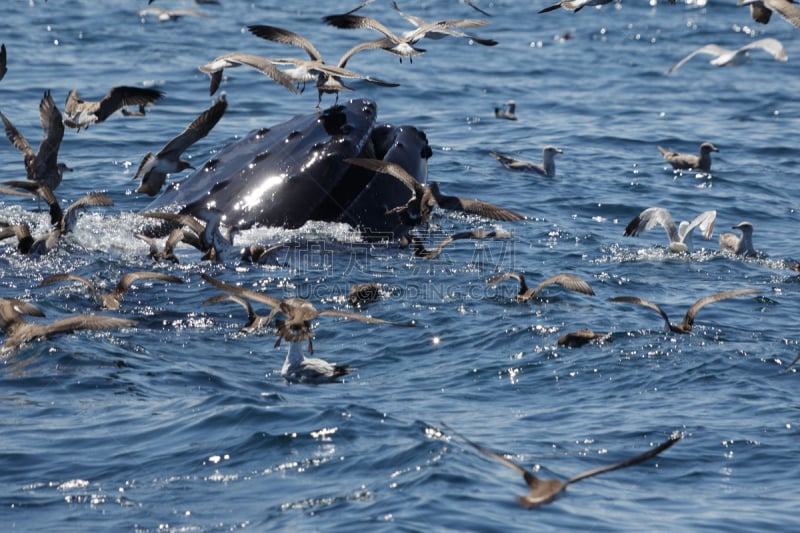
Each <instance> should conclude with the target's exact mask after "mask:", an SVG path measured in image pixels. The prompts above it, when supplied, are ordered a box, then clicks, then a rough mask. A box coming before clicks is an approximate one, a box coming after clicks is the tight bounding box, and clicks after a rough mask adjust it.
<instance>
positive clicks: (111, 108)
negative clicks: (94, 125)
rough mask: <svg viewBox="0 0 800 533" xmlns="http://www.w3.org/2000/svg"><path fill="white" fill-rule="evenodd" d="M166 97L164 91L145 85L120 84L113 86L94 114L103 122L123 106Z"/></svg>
mask: <svg viewBox="0 0 800 533" xmlns="http://www.w3.org/2000/svg"><path fill="white" fill-rule="evenodd" d="M163 97H164V93H163V92H162V91H159V90H158V89H148V88H144V87H129V86H126V85H120V86H118V87H113V88H112V89H111V90H110V91H109V92H108V94H106V95H105V96H104V97H103V99H102V100H100V105H99V106H98V107H97V110H96V111H95V112H94V114H95V115H96V116H97V122H103V121H104V120H105V119H107V118H108V117H109V116H110V115H112V114H113V113H115V112H117V111H119V110H120V109H122V108H123V107H127V106H130V105H148V104H152V103H153V102H155V101H156V100H160V99H161V98H163Z"/></svg>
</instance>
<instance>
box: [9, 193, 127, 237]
mask: <svg viewBox="0 0 800 533" xmlns="http://www.w3.org/2000/svg"><path fill="white" fill-rule="evenodd" d="M3 183H4V184H6V185H11V186H12V187H17V188H19V189H23V190H25V191H28V193H33V194H32V196H35V197H38V198H41V199H42V200H44V201H45V203H47V206H48V207H49V209H50V223H51V224H52V225H53V227H54V228H58V229H59V230H61V233H62V234H66V233H70V232H71V231H72V230H73V229H75V224H76V223H77V222H78V211H79V210H80V209H85V208H87V207H97V206H110V205H114V201H113V200H112V199H111V198H110V197H109V196H108V195H106V194H103V193H99V192H90V193H87V194H85V195H83V196H82V197H81V198H79V199H78V200H76V201H74V202H72V203H71V204H70V205H69V207H67V209H65V210H62V209H61V204H59V203H58V199H57V198H56V196H55V194H54V193H53V191H52V189H50V187H48V186H47V185H40V184H37V183H34V182H30V181H16V180H11V181H5V182H3ZM8 192H11V191H8Z"/></svg>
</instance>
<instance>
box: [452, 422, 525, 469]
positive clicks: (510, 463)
mask: <svg viewBox="0 0 800 533" xmlns="http://www.w3.org/2000/svg"><path fill="white" fill-rule="evenodd" d="M441 424H442V426H443V427H444V428H445V429H447V431H450V432H451V433H453V434H454V435H457V436H458V437H460V438H461V439H462V440H464V442H466V443H467V444H469V445H470V446H472V447H473V448H475V449H476V450H478V451H479V452H481V453H484V454H486V455H488V456H489V457H493V458H494V459H496V460H498V461H500V462H501V463H503V464H504V465H506V466H507V467H509V468H510V469H512V470H516V471H517V472H519V473H520V474H522V475H523V476H525V479H526V480H527V478H528V476H531V477H534V478H535V477H536V476H534V475H533V474H532V473H530V472H529V471H528V470H526V469H525V468H523V467H521V466H520V465H518V464H517V463H515V462H514V461H512V460H510V459H506V458H505V457H503V456H502V455H500V454H499V453H495V452H493V451H492V450H489V449H488V448H484V447H483V446H481V445H480V444H478V443H477V442H474V441H472V440H470V439H468V438H467V437H465V436H464V435H462V434H461V433H459V432H458V431H456V430H455V429H453V428H451V427H450V426H448V425H447V424H445V423H444V422H441Z"/></svg>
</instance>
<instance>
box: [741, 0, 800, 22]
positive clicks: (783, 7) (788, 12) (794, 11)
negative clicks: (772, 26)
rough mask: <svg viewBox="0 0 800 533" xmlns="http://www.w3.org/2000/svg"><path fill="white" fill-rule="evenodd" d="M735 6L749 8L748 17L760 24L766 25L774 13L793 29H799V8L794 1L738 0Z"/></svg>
mask: <svg viewBox="0 0 800 533" xmlns="http://www.w3.org/2000/svg"><path fill="white" fill-rule="evenodd" d="M736 5H739V6H750V16H752V17H753V20H755V21H756V22H760V23H761V24H767V23H768V22H769V19H770V17H772V12H773V11H774V12H776V13H777V14H778V15H780V16H781V17H783V19H784V20H786V21H787V22H789V23H790V24H791V25H792V26H794V27H795V28H800V8H798V7H797V6H796V5H795V2H794V0H739V1H738V2H737V3H736Z"/></svg>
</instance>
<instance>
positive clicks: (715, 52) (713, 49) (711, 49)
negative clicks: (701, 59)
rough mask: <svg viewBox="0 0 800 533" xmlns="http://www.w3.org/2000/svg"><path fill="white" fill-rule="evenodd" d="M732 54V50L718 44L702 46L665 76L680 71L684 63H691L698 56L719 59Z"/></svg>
mask: <svg viewBox="0 0 800 533" xmlns="http://www.w3.org/2000/svg"><path fill="white" fill-rule="evenodd" d="M731 52H732V50H727V49H725V48H722V47H721V46H717V45H716V44H707V45H705V46H701V47H700V48H698V49H697V50H695V51H694V52H692V53H691V54H689V55H688V56H686V57H684V58H683V59H681V60H680V61H678V62H677V63H675V64H674V65H672V66H671V67H669V68H668V69H667V71H666V72H665V73H664V74H672V73H673V72H674V71H676V70H678V69H679V68H680V67H681V65H683V64H684V63H686V62H687V61H689V60H690V59H692V58H693V57H694V56H696V55H698V54H707V55H712V56H715V57H719V56H721V55H723V54H729V53H731Z"/></svg>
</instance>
